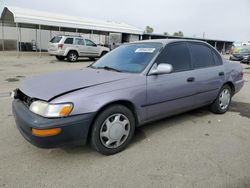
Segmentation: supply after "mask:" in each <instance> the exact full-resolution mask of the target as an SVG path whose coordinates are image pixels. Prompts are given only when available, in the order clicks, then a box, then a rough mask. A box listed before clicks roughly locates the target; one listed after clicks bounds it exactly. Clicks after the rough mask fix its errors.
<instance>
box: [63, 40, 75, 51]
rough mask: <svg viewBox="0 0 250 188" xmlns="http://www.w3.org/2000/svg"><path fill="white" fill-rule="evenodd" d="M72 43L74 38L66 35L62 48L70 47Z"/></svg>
mask: <svg viewBox="0 0 250 188" xmlns="http://www.w3.org/2000/svg"><path fill="white" fill-rule="evenodd" d="M73 44H74V38H73V37H67V38H66V39H65V41H64V44H63V49H64V50H66V49H67V48H72V46H73Z"/></svg>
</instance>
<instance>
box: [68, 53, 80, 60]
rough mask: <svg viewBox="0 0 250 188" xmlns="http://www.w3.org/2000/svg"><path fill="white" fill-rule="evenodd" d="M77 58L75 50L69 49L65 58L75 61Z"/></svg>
mask: <svg viewBox="0 0 250 188" xmlns="http://www.w3.org/2000/svg"><path fill="white" fill-rule="evenodd" d="M77 59H78V54H77V52H75V51H70V52H69V53H68V55H67V60H68V61H69V62H76V61H77Z"/></svg>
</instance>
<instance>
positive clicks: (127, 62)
mask: <svg viewBox="0 0 250 188" xmlns="http://www.w3.org/2000/svg"><path fill="white" fill-rule="evenodd" d="M161 47H162V44H161V43H134V44H124V45H122V46H120V47H118V48H116V49H114V50H113V51H111V52H109V53H108V54H107V55H105V56H103V57H102V58H101V59H99V60H98V61H97V62H95V63H94V64H92V65H91V66H90V67H92V68H99V69H106V70H113V71H118V72H129V73H140V72H142V71H143V70H144V69H145V68H146V66H147V65H148V63H149V62H150V61H151V60H152V59H153V57H154V56H155V55H156V53H157V52H158V51H159V49H160V48H161Z"/></svg>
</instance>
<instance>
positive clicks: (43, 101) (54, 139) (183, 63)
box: [13, 39, 244, 155]
mask: <svg viewBox="0 0 250 188" xmlns="http://www.w3.org/2000/svg"><path fill="white" fill-rule="evenodd" d="M242 71H243V69H242V66H241V65H240V64H239V63H234V62H232V63H228V62H226V60H225V59H224V58H223V57H222V56H221V55H220V54H219V53H218V51H216V50H215V49H214V48H213V47H212V46H210V45H208V44H207V43H204V42H201V41H189V40H177V39H175V40H168V39H164V40H150V41H141V42H135V43H128V44H124V45H122V46H120V47H118V48H116V49H114V50H113V51H111V52H110V53H108V54H107V55H105V56H104V57H102V58H101V59H99V60H98V61H96V62H95V63H93V64H92V65H90V66H88V67H86V68H83V69H80V70H70V71H64V72H58V73H50V74H47V75H44V76H36V77H34V78H30V79H27V80H25V81H23V82H22V83H21V84H20V86H19V88H18V89H16V90H15V95H14V96H15V97H14V101H13V114H14V117H15V120H16V124H17V127H18V129H19V130H20V132H21V133H22V135H23V136H24V137H25V138H26V139H27V140H28V141H29V142H31V143H32V144H34V145H36V146H38V147H43V148H50V147H58V146H62V145H64V144H68V143H74V144H84V143H86V142H87V141H89V142H90V143H91V145H92V146H93V148H94V149H96V150H97V151H98V152H100V153H102V154H105V155H110V154H115V153H117V152H120V151H122V150H124V149H125V147H126V146H127V145H128V143H129V142H130V141H131V139H132V137H133V134H134V131H135V128H136V127H139V126H141V125H143V124H145V123H148V122H151V121H154V120H158V119H161V118H165V117H168V116H171V115H174V114H179V113H182V112H185V111H188V110H192V109H195V108H199V107H202V106H206V105H209V107H210V110H211V111H212V112H214V113H217V114H223V113H225V112H226V111H227V110H228V108H229V106H230V102H231V98H232V96H233V95H234V94H236V93H237V92H239V91H240V89H241V88H242V87H243V83H244V81H243V72H242ZM65 78H66V79H65Z"/></svg>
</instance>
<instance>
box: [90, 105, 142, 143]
mask: <svg viewBox="0 0 250 188" xmlns="http://www.w3.org/2000/svg"><path fill="white" fill-rule="evenodd" d="M112 105H123V106H125V107H127V108H128V109H129V110H131V112H132V113H133V115H134V118H135V125H136V127H137V126H138V125H139V115H138V113H137V110H136V107H135V105H134V104H133V103H132V102H131V101H128V100H116V101H112V102H109V103H107V104H105V105H103V106H102V107H101V108H100V109H99V110H98V111H97V112H96V113H95V115H94V117H93V120H92V122H91V126H90V129H89V132H88V141H89V139H90V136H91V132H92V125H93V123H94V121H95V119H96V118H97V116H98V115H99V114H100V113H101V112H102V111H104V110H105V109H107V108H108V107H110V106H112Z"/></svg>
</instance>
